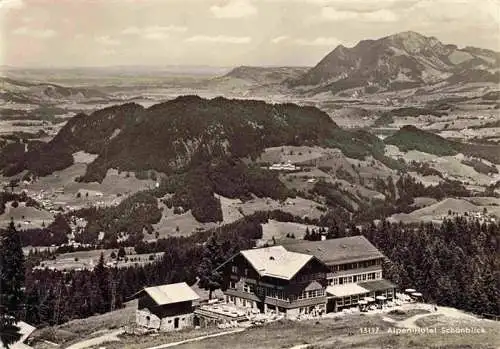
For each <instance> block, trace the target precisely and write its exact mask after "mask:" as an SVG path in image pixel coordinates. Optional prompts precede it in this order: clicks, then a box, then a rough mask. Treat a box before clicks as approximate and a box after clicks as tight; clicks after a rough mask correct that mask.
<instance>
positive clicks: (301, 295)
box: [298, 292, 307, 299]
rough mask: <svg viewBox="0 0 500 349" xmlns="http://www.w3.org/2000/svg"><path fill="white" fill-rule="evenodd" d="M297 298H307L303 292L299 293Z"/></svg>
mask: <svg viewBox="0 0 500 349" xmlns="http://www.w3.org/2000/svg"><path fill="white" fill-rule="evenodd" d="M298 298H299V299H305V298H307V296H306V293H305V292H302V293H300V294H299V297H298Z"/></svg>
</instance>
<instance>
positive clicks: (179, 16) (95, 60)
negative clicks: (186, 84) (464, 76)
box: [0, 0, 500, 68]
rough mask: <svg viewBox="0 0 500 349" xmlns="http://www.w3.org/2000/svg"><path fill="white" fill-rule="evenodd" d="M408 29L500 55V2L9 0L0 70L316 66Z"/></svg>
mask: <svg viewBox="0 0 500 349" xmlns="http://www.w3.org/2000/svg"><path fill="white" fill-rule="evenodd" d="M408 30H413V31H417V32H419V33H421V34H424V35H427V36H435V37H437V38H438V39H439V40H441V41H442V42H444V43H450V44H456V45H458V46H459V47H464V46H476V47H481V48H488V49H494V50H498V51H500V0H0V65H10V66H19V67H54V68H57V67H82V66H94V67H95V66H116V65H119V66H122V65H134V66H138V65H140V66H150V65H151V66H166V65H191V66H193V65H194V66H218V67H231V66H238V65H260V66H283V65H288V66H312V65H315V64H316V63H317V62H318V61H319V60H320V59H321V58H322V57H323V56H324V55H325V54H327V53H328V52H330V51H331V50H333V49H334V48H335V47H336V46H337V45H339V44H343V45H344V46H348V47H350V46H353V45H355V44H356V43H357V42H358V41H360V40H363V39H376V38H380V37H383V36H387V35H391V34H394V33H398V32H402V31H408Z"/></svg>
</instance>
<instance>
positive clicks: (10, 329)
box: [0, 220, 24, 347]
mask: <svg viewBox="0 0 500 349" xmlns="http://www.w3.org/2000/svg"><path fill="white" fill-rule="evenodd" d="M0 292H1V293H0V310H1V311H0V338H1V340H2V343H3V344H4V345H5V346H6V347H8V346H9V345H10V344H12V343H14V342H15V341H17V340H18V339H19V338H20V334H19V333H18V330H19V329H18V328H17V327H16V325H15V324H16V322H17V321H19V320H20V317H21V310H22V303H23V300H24V255H23V250H22V246H21V239H20V237H19V234H18V233H17V231H16V227H15V224H14V221H13V220H11V222H10V224H9V227H8V228H7V229H6V230H2V231H1V232H0Z"/></svg>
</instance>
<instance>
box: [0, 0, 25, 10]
mask: <svg viewBox="0 0 500 349" xmlns="http://www.w3.org/2000/svg"><path fill="white" fill-rule="evenodd" d="M25 6H26V4H25V3H24V1H23V0H0V10H3V9H5V10H19V9H22V8H23V7H25Z"/></svg>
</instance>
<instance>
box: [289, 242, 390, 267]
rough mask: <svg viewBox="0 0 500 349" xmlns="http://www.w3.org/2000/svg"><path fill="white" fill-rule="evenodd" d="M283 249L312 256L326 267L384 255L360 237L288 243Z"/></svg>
mask: <svg viewBox="0 0 500 349" xmlns="http://www.w3.org/2000/svg"><path fill="white" fill-rule="evenodd" d="M284 247H285V248H286V249H287V250H288V251H291V252H298V253H303V254H308V255H313V256H315V257H316V258H318V259H319V260H320V261H322V262H323V263H325V264H327V265H335V264H342V263H350V262H358V261H363V260H369V259H375V258H384V255H383V254H382V253H381V252H380V251H379V250H378V249H377V248H376V247H375V246H373V245H372V244H371V243H370V241H368V240H367V239H366V238H365V237H364V236H361V235H358V236H351V237H345V238H339V239H331V240H323V241H301V242H297V243H295V242H290V243H289V244H286V245H284Z"/></svg>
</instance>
